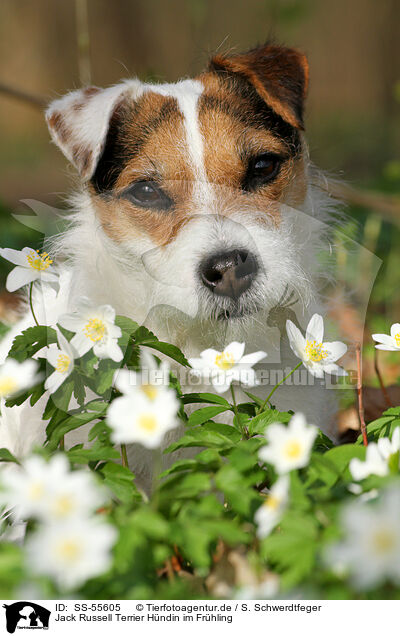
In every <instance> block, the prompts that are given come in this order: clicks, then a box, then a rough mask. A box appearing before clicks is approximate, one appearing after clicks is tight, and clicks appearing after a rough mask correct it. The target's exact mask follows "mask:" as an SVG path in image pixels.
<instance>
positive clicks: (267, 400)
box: [258, 361, 303, 413]
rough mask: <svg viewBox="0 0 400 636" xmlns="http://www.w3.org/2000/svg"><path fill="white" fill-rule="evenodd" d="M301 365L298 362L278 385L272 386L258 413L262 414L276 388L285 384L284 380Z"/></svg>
mask: <svg viewBox="0 0 400 636" xmlns="http://www.w3.org/2000/svg"><path fill="white" fill-rule="evenodd" d="M302 364H303V362H302V361H301V362H299V364H297V365H296V366H295V367H294V368H293V369H292V370H291V371H290V373H288V374H287V375H286V376H285V377H284V378H282V380H281V381H280V382H278V384H277V385H276V386H274V388H273V389H272V391H271V393H270V394H269V395H268V397H267V398H266V399H265V400H264V402H263V403H262V404H261V406H260V408H259V409H258V413H262V412H263V410H264V409H265V407H266V406H267V404H268V402H269V401H270V399H271V397H272V396H273V394H274V393H275V391H276V389H277V388H278V386H280V385H281V384H283V383H284V382H285V380H287V379H288V378H289V377H290V376H291V375H292V373H294V372H295V371H297V369H298V368H299V367H301V365H302Z"/></svg>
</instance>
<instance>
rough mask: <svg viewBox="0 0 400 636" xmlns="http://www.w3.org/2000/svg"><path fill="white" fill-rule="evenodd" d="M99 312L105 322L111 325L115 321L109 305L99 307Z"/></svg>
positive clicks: (113, 310)
mask: <svg viewBox="0 0 400 636" xmlns="http://www.w3.org/2000/svg"><path fill="white" fill-rule="evenodd" d="M99 310H100V312H101V313H102V315H103V316H104V318H105V320H106V321H107V322H111V323H113V322H114V321H115V309H114V307H111V305H102V306H101V307H99ZM118 328H119V327H118Z"/></svg>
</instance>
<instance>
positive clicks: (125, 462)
mask: <svg viewBox="0 0 400 636" xmlns="http://www.w3.org/2000/svg"><path fill="white" fill-rule="evenodd" d="M121 459H122V465H123V466H125V468H128V455H127V454H126V445H125V444H121Z"/></svg>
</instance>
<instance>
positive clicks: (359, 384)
mask: <svg viewBox="0 0 400 636" xmlns="http://www.w3.org/2000/svg"><path fill="white" fill-rule="evenodd" d="M356 356H357V397H358V417H359V418H360V428H361V434H362V438H363V443H364V446H368V437H367V427H366V425H365V419H364V405H363V396H362V375H361V345H360V343H359V342H358V343H357V344H356Z"/></svg>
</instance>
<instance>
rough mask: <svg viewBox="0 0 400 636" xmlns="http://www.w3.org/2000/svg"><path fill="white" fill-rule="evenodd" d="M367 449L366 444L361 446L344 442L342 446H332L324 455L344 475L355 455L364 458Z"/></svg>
mask: <svg viewBox="0 0 400 636" xmlns="http://www.w3.org/2000/svg"><path fill="white" fill-rule="evenodd" d="M365 451H366V448H365V446H361V447H360V446H356V445H355V444H343V445H342V446H335V447H334V448H331V450H329V451H328V452H326V453H325V455H324V456H323V457H324V458H325V459H326V460H328V461H329V462H330V463H331V464H333V466H334V467H335V468H336V469H337V470H338V472H339V474H341V475H342V476H344V474H345V472H346V471H347V468H348V465H349V463H350V461H351V460H352V459H353V457H357V458H358V459H362V460H364V459H365Z"/></svg>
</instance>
